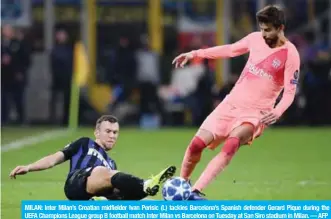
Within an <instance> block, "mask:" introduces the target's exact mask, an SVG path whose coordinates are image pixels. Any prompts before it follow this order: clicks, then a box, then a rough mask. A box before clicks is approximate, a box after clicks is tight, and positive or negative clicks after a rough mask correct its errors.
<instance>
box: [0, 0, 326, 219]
mask: <svg viewBox="0 0 331 219" xmlns="http://www.w3.org/2000/svg"><path fill="white" fill-rule="evenodd" d="M270 3H276V4H279V5H282V6H283V7H284V8H285V10H286V12H287V22H288V24H287V26H286V35H287V36H288V38H289V39H290V40H291V41H292V42H293V43H294V44H295V45H296V46H297V48H298V50H299V52H300V55H301V63H302V67H301V73H300V85H299V87H298V92H297V96H296V99H295V102H294V103H293V105H292V106H291V107H290V109H289V110H288V111H287V112H286V114H285V115H284V116H283V117H282V119H281V121H279V123H278V124H277V125H275V128H270V129H269V130H268V131H267V132H266V134H265V135H264V136H263V137H262V138H260V139H258V140H256V142H255V144H254V146H253V147H252V148H245V149H243V151H242V152H241V153H239V155H238V157H237V158H236V159H235V160H234V161H233V164H232V165H231V166H230V168H229V169H228V171H226V172H225V173H224V175H222V176H220V177H219V178H218V180H217V181H216V182H215V183H213V184H212V185H211V186H210V187H209V188H208V189H207V190H206V193H207V195H208V197H210V198H211V199H330V198H331V190H330V186H331V178H330V177H331V169H330V166H331V160H330V157H329V155H330V152H331V147H330V146H331V143H330V136H331V128H330V125H331V71H330V69H331V53H330V51H331V50H330V43H331V31H330V27H331V22H330V21H331V10H330V5H331V1H330V0H290V1H285V0H284V1H281V0H280V1H277V0H177V1H176V0H53V1H50V0H1V19H2V22H1V23H2V38H1V60H2V62H1V71H2V72H1V92H2V97H1V123H2V127H1V128H2V131H1V149H2V153H1V155H2V156H1V157H2V162H1V165H2V169H1V170H2V174H1V177H2V180H1V189H2V196H1V198H2V214H1V215H2V216H3V218H19V215H20V212H19V207H20V200H23V199H63V198H64V195H63V192H62V191H63V189H62V186H63V180H64V178H65V175H66V171H67V169H66V168H67V167H66V166H65V167H60V168H56V169H54V170H50V171H46V172H44V173H33V174H31V175H28V176H26V177H22V178H19V179H18V180H16V181H10V180H9V179H8V174H9V171H10V170H11V169H12V168H13V167H14V166H16V165H18V164H26V163H28V162H32V161H34V160H35V159H38V158H39V157H40V156H43V155H45V154H49V153H52V152H54V151H55V150H58V149H60V148H62V147H63V146H64V145H66V144H67V143H68V142H69V141H71V140H73V139H74V138H76V137H79V136H81V135H85V136H92V134H93V132H92V131H93V125H94V122H95V119H96V118H98V117H99V116H100V115H102V114H108V113H111V114H114V115H116V116H117V117H118V118H119V119H120V122H121V125H122V130H123V131H122V133H121V137H120V140H119V143H118V146H117V148H116V149H115V150H114V152H112V154H113V155H112V156H113V157H114V158H115V160H117V162H118V163H119V167H120V168H121V170H124V171H129V172H133V173H136V174H140V175H142V176H146V177H147V176H148V175H149V174H150V173H153V172H155V171H158V170H159V169H160V168H163V167H164V166H165V165H168V164H170V163H171V164H176V165H177V166H179V165H180V163H181V160H182V155H183V153H184V150H185V148H186V145H187V143H188V142H189V141H190V138H191V137H192V135H193V134H194V133H195V130H196V128H197V127H198V126H199V124H201V122H202V121H203V119H204V118H205V117H206V116H207V115H208V113H209V112H211V110H212V109H213V108H214V107H215V105H216V104H217V103H219V102H220V101H221V100H222V99H223V98H224V97H225V95H226V94H227V93H228V92H229V91H230V90H231V88H232V86H233V84H234V83H235V81H236V79H237V78H238V75H239V74H240V72H241V70H242V68H243V67H244V65H245V61H246V58H247V57H246V56H242V57H237V58H234V59H230V60H219V61H215V62H214V61H206V60H193V61H192V62H191V63H190V64H189V65H188V66H187V67H186V68H184V69H180V70H178V69H177V70H176V69H174V68H173V66H172V65H171V61H172V59H173V58H174V57H175V56H176V55H177V54H179V53H181V52H186V51H190V50H192V49H197V48H203V47H209V46H215V45H219V44H226V43H231V42H235V41H237V40H239V39H240V38H242V37H243V36H245V35H246V34H248V33H249V32H252V31H255V30H258V29H257V25H256V20H255V13H256V11H257V10H258V9H260V8H262V7H263V6H264V5H266V4H270ZM213 154H214V152H207V153H206V158H205V159H204V161H203V162H202V164H206V163H207V160H208V157H211V156H213ZM133 162H134V163H133ZM133 164H134V165H133ZM202 168H203V165H200V166H199V170H202ZM199 170H198V171H197V172H196V173H195V177H197V176H198V173H199Z"/></svg>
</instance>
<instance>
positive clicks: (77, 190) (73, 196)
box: [64, 167, 123, 200]
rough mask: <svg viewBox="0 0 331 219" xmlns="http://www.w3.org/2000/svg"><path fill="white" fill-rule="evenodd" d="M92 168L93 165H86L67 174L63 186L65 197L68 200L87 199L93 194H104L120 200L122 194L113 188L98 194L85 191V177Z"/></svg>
mask: <svg viewBox="0 0 331 219" xmlns="http://www.w3.org/2000/svg"><path fill="white" fill-rule="evenodd" d="M93 169H94V167H87V168H84V169H80V170H75V171H74V172H72V173H71V174H70V175H69V176H68V178H67V180H66V183H65V186H64V193H65V195H66V197H67V198H68V199H69V200H89V199H91V198H92V197H93V196H104V197H106V198H108V199H110V200H122V199H123V197H122V195H121V194H120V193H119V192H118V191H114V189H109V190H107V191H103V192H100V193H99V194H89V193H88V192H87V191H86V183H87V178H88V177H89V176H90V175H91V173H92V171H93ZM109 180H110V179H109Z"/></svg>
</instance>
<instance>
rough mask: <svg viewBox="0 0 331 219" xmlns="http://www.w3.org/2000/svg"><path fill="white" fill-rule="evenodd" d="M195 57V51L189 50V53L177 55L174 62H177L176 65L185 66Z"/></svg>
mask: <svg viewBox="0 0 331 219" xmlns="http://www.w3.org/2000/svg"><path fill="white" fill-rule="evenodd" d="M190 59H193V53H192V52H188V53H183V54H180V55H179V56H177V57H176V58H175V59H174V60H173V61H172V64H175V67H176V68H178V67H181V68H183V67H184V65H185V64H186V63H187V62H188V61H189V60H190Z"/></svg>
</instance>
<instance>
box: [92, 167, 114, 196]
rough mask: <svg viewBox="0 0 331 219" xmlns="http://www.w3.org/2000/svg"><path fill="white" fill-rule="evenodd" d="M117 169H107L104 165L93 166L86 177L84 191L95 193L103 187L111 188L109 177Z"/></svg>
mask: <svg viewBox="0 0 331 219" xmlns="http://www.w3.org/2000/svg"><path fill="white" fill-rule="evenodd" d="M116 173H117V171H115V170H109V169H108V168H106V167H103V166H98V167H95V168H94V169H93V170H92V172H91V175H90V176H89V177H88V178H87V183H86V191H87V192H88V193H90V194H96V193H98V192H100V191H102V190H104V189H107V188H111V186H112V185H111V177H112V176H113V175H114V174H116Z"/></svg>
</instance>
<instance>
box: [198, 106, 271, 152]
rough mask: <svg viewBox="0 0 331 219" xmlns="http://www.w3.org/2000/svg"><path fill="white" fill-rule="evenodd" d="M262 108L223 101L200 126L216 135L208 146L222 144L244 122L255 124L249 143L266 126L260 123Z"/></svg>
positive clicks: (213, 146) (213, 147)
mask: <svg viewBox="0 0 331 219" xmlns="http://www.w3.org/2000/svg"><path fill="white" fill-rule="evenodd" d="M261 116H262V113H261V110H257V109H249V108H242V107H236V106H233V105H230V104H229V103H226V102H222V103H220V104H219V105H218V106H217V107H216V109H214V111H213V112H212V113H211V114H210V115H209V116H208V117H207V118H206V119H205V121H204V122H203V123H202V125H201V126H200V129H201V130H207V131H209V132H211V133H212V134H213V135H214V141H213V142H212V143H211V144H209V145H208V148H210V149H212V150H213V149H215V148H216V147H217V146H218V145H220V144H221V143H222V142H223V141H224V140H225V139H226V138H227V137H228V136H229V134H230V133H231V132H232V130H234V129H235V128H237V127H239V126H241V125H242V124H244V123H248V124H251V125H252V126H254V134H253V136H252V138H251V140H250V141H249V142H248V144H251V143H252V141H253V140H254V139H255V138H257V137H259V136H260V135H261V134H262V132H263V130H264V128H265V126H264V125H263V124H261V123H260V119H261Z"/></svg>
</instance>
